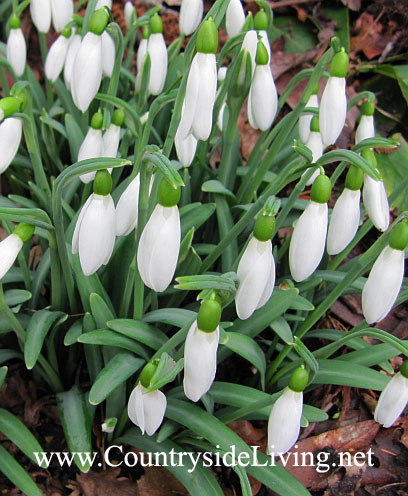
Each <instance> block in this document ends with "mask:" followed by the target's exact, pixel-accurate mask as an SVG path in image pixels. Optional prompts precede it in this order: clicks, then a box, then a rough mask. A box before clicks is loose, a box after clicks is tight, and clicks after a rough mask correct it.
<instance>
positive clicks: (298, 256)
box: [289, 174, 331, 282]
mask: <svg viewBox="0 0 408 496" xmlns="http://www.w3.org/2000/svg"><path fill="white" fill-rule="evenodd" d="M330 193H331V183H330V179H329V178H328V177H327V176H326V175H324V174H320V175H319V176H318V177H317V178H316V180H315V182H314V183H313V186H312V191H311V195H310V196H311V200H310V202H309V203H308V205H307V207H306V209H305V211H304V212H303V214H302V215H301V216H300V217H299V219H298V221H297V223H296V225H295V228H294V230H293V234H292V239H291V241H290V247H289V267H290V272H291V274H292V277H293V279H294V280H295V281H296V282H301V281H303V280H305V279H307V278H308V277H309V276H310V275H311V274H313V272H314V271H315V270H316V268H317V266H318V265H319V263H320V261H321V259H322V257H323V253H324V246H325V242H326V233H327V216H328V208H327V202H328V201H329V198H330Z"/></svg>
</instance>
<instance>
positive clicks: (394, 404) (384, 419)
mask: <svg viewBox="0 0 408 496" xmlns="http://www.w3.org/2000/svg"><path fill="white" fill-rule="evenodd" d="M407 402H408V361H405V362H404V363H403V365H402V367H401V369H400V371H399V372H398V373H397V374H395V375H394V377H393V378H392V379H391V380H390V382H389V383H388V384H387V385H386V386H385V389H384V391H383V392H382V393H381V394H380V398H379V400H378V403H377V407H376V409H375V412H374V420H375V421H376V422H378V423H379V424H383V426H384V427H391V426H392V425H393V424H394V422H395V421H396V420H397V419H398V417H399V416H400V415H401V414H402V412H403V411H404V409H405V407H406V405H407Z"/></svg>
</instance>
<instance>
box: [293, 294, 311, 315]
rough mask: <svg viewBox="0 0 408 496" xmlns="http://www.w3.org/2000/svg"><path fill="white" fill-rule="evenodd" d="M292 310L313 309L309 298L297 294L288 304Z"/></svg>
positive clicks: (307, 310)
mask: <svg viewBox="0 0 408 496" xmlns="http://www.w3.org/2000/svg"><path fill="white" fill-rule="evenodd" d="M289 308H291V309H292V310H303V311H306V312H311V311H312V310H314V309H315V307H314V305H313V304H312V303H310V301H309V300H307V299H306V298H303V296H300V295H298V296H297V298H296V299H295V301H293V302H292V303H291V304H290V307H289Z"/></svg>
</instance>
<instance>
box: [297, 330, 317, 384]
mask: <svg viewBox="0 0 408 496" xmlns="http://www.w3.org/2000/svg"><path fill="white" fill-rule="evenodd" d="M294 342H295V344H294V348H295V350H296V351H297V353H298V354H299V356H300V357H302V358H303V360H304V361H305V363H306V365H307V366H308V367H309V368H310V370H311V372H312V377H310V380H312V379H313V377H314V376H315V374H316V373H317V371H318V369H319V364H318V363H317V360H316V358H315V357H314V356H313V354H312V353H311V352H310V351H309V349H308V348H307V346H306V345H305V344H304V343H303V342H302V341H301V340H300V339H299V338H298V337H297V336H295V339H294Z"/></svg>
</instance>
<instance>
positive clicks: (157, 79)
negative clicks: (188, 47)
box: [147, 12, 167, 95]
mask: <svg viewBox="0 0 408 496" xmlns="http://www.w3.org/2000/svg"><path fill="white" fill-rule="evenodd" d="M150 31H151V34H150V36H149V39H148V42H147V53H148V54H149V55H150V64H151V65H150V76H149V91H150V93H151V94H152V95H159V94H160V93H161V92H162V91H163V87H164V82H165V81H166V76H167V47H166V43H165V41H164V38H163V22H162V20H161V18H160V16H159V14H157V12H156V14H155V15H154V16H152V17H151V18H150Z"/></svg>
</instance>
